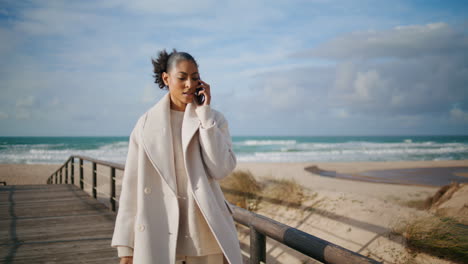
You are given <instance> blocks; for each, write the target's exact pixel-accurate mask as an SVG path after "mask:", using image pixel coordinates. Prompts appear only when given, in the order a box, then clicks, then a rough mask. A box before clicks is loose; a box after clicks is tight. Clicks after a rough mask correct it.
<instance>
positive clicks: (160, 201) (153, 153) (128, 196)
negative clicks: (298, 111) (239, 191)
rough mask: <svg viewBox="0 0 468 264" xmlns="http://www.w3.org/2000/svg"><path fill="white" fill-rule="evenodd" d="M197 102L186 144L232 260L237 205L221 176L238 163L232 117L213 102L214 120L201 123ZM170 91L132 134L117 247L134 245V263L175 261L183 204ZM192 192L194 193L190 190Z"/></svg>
mask: <svg viewBox="0 0 468 264" xmlns="http://www.w3.org/2000/svg"><path fill="white" fill-rule="evenodd" d="M196 107H197V106H196V105H195V103H194V102H193V103H189V104H187V106H186V109H185V113H184V117H183V123H182V132H181V133H182V148H183V156H184V159H185V167H186V171H187V177H188V180H189V181H190V185H191V186H192V188H191V190H190V191H191V192H192V193H193V195H194V199H195V201H196V202H197V204H198V205H199V207H200V210H201V212H202V214H203V215H204V216H205V218H206V221H207V223H208V226H209V227H210V229H211V230H212V232H213V235H214V237H215V238H216V240H217V241H218V243H219V245H220V248H221V249H222V251H223V253H224V256H225V257H226V259H227V260H228V262H229V263H230V264H241V263H242V255H241V250H240V245H239V240H238V237H237V231H236V228H235V225H234V221H233V218H232V210H231V208H230V207H229V205H228V203H227V202H226V200H225V198H224V195H223V193H222V191H221V188H220V186H219V183H218V182H217V181H218V180H221V179H223V178H224V177H226V176H227V175H229V174H230V173H231V172H232V171H233V170H234V168H235V167H236V163H237V160H236V156H235V155H234V153H233V151H232V142H231V136H230V133H229V128H228V122H227V120H226V119H225V118H224V116H223V114H222V113H221V112H219V111H217V110H215V109H213V108H211V111H212V117H213V121H214V124H213V125H212V126H209V127H206V128H204V127H203V126H201V121H200V120H199V118H198V116H197V113H196V112H195V108H196ZM176 193H177V186H176V179H175V167H174V160H173V148H172V132H171V124H170V97H169V93H167V94H166V95H165V96H164V97H163V98H161V100H159V101H158V102H157V103H156V104H155V105H154V106H152V107H151V108H150V109H149V110H148V111H146V112H145V113H144V114H143V115H142V116H141V117H140V118H139V119H138V121H137V122H136V125H135V127H134V128H133V130H132V132H131V134H130V140H129V148H128V154H127V160H126V162H125V170H124V174H123V179H122V191H121V194H120V198H119V209H118V213H117V217H116V222H115V227H114V233H113V237H112V243H111V246H112V247H117V246H127V247H131V248H133V262H134V263H135V264H172V263H175V254H176V242H177V241H176V239H177V232H178V223H179V221H178V219H179V205H178V199H177V194H176ZM189 195H190V193H189Z"/></svg>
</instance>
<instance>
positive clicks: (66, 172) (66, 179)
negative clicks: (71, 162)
mask: <svg viewBox="0 0 468 264" xmlns="http://www.w3.org/2000/svg"><path fill="white" fill-rule="evenodd" d="M65 184H68V160H67V162H65Z"/></svg>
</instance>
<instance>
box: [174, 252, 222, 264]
mask: <svg viewBox="0 0 468 264" xmlns="http://www.w3.org/2000/svg"><path fill="white" fill-rule="evenodd" d="M223 263H224V255H223V253H219V254H211V255H206V256H181V255H176V264H223Z"/></svg>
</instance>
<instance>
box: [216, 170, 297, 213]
mask: <svg viewBox="0 0 468 264" xmlns="http://www.w3.org/2000/svg"><path fill="white" fill-rule="evenodd" d="M220 184H221V188H223V192H224V194H225V197H226V199H227V200H228V201H229V202H230V203H233V204H235V205H237V206H239V207H242V208H245V209H248V210H251V211H256V210H257V209H258V205H259V203H261V202H270V203H274V204H278V205H284V206H286V207H289V206H294V207H298V206H301V205H302V202H303V201H304V198H305V194H304V189H303V187H302V186H301V185H300V184H299V183H298V182H297V181H295V180H294V179H284V178H283V179H276V178H272V177H264V178H261V180H260V181H257V180H256V178H255V177H254V176H253V174H252V173H251V172H250V171H249V170H236V171H234V172H232V173H231V174H230V175H229V176H227V177H226V178H225V179H223V180H221V182H220Z"/></svg>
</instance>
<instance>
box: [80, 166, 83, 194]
mask: <svg viewBox="0 0 468 264" xmlns="http://www.w3.org/2000/svg"><path fill="white" fill-rule="evenodd" d="M80 188H81V190H83V188H84V186H83V159H82V158H80Z"/></svg>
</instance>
